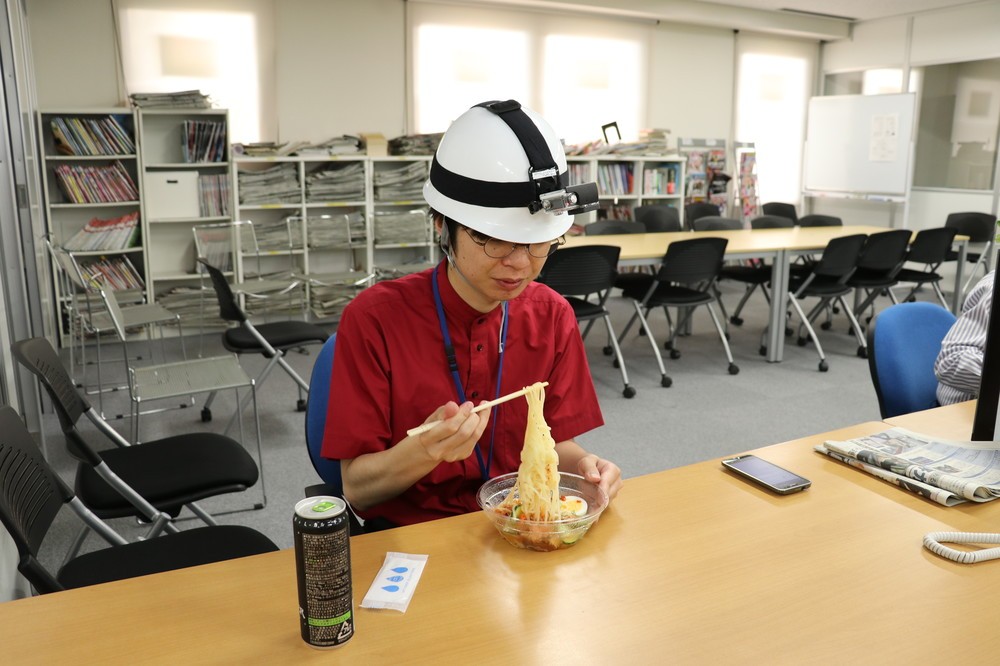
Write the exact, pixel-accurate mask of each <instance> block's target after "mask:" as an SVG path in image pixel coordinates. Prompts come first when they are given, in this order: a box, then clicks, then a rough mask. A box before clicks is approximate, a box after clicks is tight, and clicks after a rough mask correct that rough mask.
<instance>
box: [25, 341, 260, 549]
mask: <svg viewBox="0 0 1000 666" xmlns="http://www.w3.org/2000/svg"><path fill="white" fill-rule="evenodd" d="M11 352H12V354H13V356H14V358H15V359H16V360H17V361H18V363H20V364H21V365H22V366H24V368H25V369H26V370H28V371H29V372H31V373H32V374H33V375H35V377H36V378H37V379H38V382H39V383H40V384H41V386H42V387H43V388H44V389H45V392H46V393H47V394H48V396H49V398H50V399H51V401H52V407H53V409H54V410H55V412H56V415H57V416H58V417H59V424H60V426H61V427H62V431H63V434H64V435H65V437H66V448H67V450H68V451H69V454H70V455H71V456H72V457H73V458H74V459H76V460H77V461H78V463H79V464H78V465H77V469H76V484H75V485H76V493H77V494H78V495H79V497H80V500H81V501H82V502H83V503H84V504H86V505H87V507H89V508H90V510H91V511H93V512H94V513H95V514H96V515H97V516H99V517H100V518H103V519H107V518H121V517H123V516H136V517H137V518H140V519H142V520H147V521H149V522H150V530H149V533H148V536H154V535H156V534H158V533H159V532H161V531H168V532H170V531H176V527H175V526H174V525H173V523H172V522H171V520H172V518H174V517H176V516H177V515H178V514H179V513H180V511H181V509H182V508H184V507H185V506H186V507H187V508H188V509H190V510H191V512H192V513H194V514H195V515H196V516H198V517H199V518H201V519H202V520H203V521H204V522H205V523H206V524H208V525H216V524H217V523H216V521H215V519H214V518H213V517H212V516H211V515H210V514H209V513H208V512H207V511H205V510H204V509H202V508H201V507H200V506H198V504H197V503H196V502H198V501H199V500H202V499H206V498H209V497H215V496H218V495H224V494H228V493H235V492H242V491H244V490H247V489H248V488H251V487H252V486H254V485H255V484H256V483H257V480H258V478H259V477H260V472H259V469H258V467H257V464H256V463H255V462H254V460H253V458H252V457H251V456H250V454H249V453H247V451H246V449H245V448H244V447H243V446H241V445H240V443H239V442H237V441H235V440H233V439H230V438H229V437H226V436H224V435H218V434H215V433H207V432H192V433H184V434H177V435H171V436H169V437H164V438H162V439H156V440H151V441H148V442H144V443H143V444H139V445H134V446H133V445H130V444H129V442H128V441H127V440H126V439H125V438H124V437H122V436H121V435H120V434H119V433H118V431H117V430H115V429H114V428H112V427H111V426H110V425H108V423H107V422H106V421H105V420H104V419H103V418H101V416H100V414H98V413H97V410H95V409H94V408H93V407H92V406H91V405H90V404H89V403H88V402H87V399H86V398H85V397H84V395H83V394H82V392H81V391H79V390H77V389H76V388H75V387H74V386H73V381H72V379H71V378H70V376H69V372H67V371H66V368H65V367H64V366H63V364H62V362H61V361H60V359H59V355H58V354H57V353H56V350H55V349H54V348H53V347H52V344H51V343H50V342H49V341H48V340H46V339H45V338H30V339H28V340H19V341H17V342H14V343H13V344H12V345H11ZM84 416H86V417H87V420H89V421H90V422H91V423H92V424H93V425H94V426H95V427H96V428H97V430H98V432H100V433H101V434H102V435H103V436H104V437H106V438H107V439H109V440H110V442H111V443H112V444H113V445H114V446H113V447H112V448H100V449H99V448H95V447H94V446H93V445H92V444H91V442H90V440H89V439H88V438H87V437H85V436H84V434H83V432H82V431H81V430H80V428H79V423H80V420H81V419H82V418H83V417H84ZM259 453H260V452H259V451H258V455H259ZM261 487H262V488H263V483H262V484H261ZM262 493H263V490H262ZM262 501H263V502H266V497H265V498H264V499H263V500H262ZM263 506H264V504H263V503H261V504H257V505H255V507H254V508H263ZM85 537H86V532H83V533H81V534H80V535H79V537H78V539H77V542H76V543H75V544H74V547H73V551H71V552H75V551H76V550H78V549H79V547H80V545H81V544H82V541H83V539H84V538H85Z"/></svg>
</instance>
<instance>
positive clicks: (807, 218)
mask: <svg viewBox="0 0 1000 666" xmlns="http://www.w3.org/2000/svg"><path fill="white" fill-rule="evenodd" d="M799 226H800V227H842V226H844V221H843V220H842V219H840V218H839V217H835V216H833V215H819V214H816V213H810V214H809V215H803V216H802V217H800V218H799Z"/></svg>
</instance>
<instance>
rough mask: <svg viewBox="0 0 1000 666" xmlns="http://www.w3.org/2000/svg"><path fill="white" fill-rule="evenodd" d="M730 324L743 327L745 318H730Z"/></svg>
mask: <svg viewBox="0 0 1000 666" xmlns="http://www.w3.org/2000/svg"><path fill="white" fill-rule="evenodd" d="M729 323H730V324H732V325H733V326H742V325H743V317H735V316H734V317H730V318H729Z"/></svg>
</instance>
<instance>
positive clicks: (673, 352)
mask: <svg viewBox="0 0 1000 666" xmlns="http://www.w3.org/2000/svg"><path fill="white" fill-rule="evenodd" d="M680 357H681V353H680V352H679V351H677V350H676V349H671V350H670V358H672V359H674V360H675V361H676V360H677V359H679V358H680Z"/></svg>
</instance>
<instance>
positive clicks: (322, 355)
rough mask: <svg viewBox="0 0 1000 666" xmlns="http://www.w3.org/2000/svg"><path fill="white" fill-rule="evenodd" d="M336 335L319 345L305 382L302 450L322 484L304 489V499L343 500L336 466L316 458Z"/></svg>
mask: <svg viewBox="0 0 1000 666" xmlns="http://www.w3.org/2000/svg"><path fill="white" fill-rule="evenodd" d="M336 338H337V334H336V333H334V334H333V335H331V336H330V338H329V339H328V340H327V341H326V342H324V343H323V347H322V348H321V349H320V352H319V354H318V355H317V356H316V363H315V364H314V365H313V369H312V376H311V377H310V378H309V394H308V395H309V399H308V400H307V401H306V446H307V447H308V448H309V460H311V461H312V464H313V469H315V470H316V473H317V474H319V478H321V479H323V483H321V484H317V485H314V486H309V487H307V488H306V496H307V497H308V496H312V495H336V496H337V497H343V496H344V485H343V482H342V481H341V478H340V463H339V462H338V461H336V460H330V459H328V458H324V457H323V456H321V455H320V450H321V449H322V448H323V431H324V430H325V429H326V409H327V405H328V404H329V402H330V373H331V371H332V370H333V346H334V344H335V343H336Z"/></svg>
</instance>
